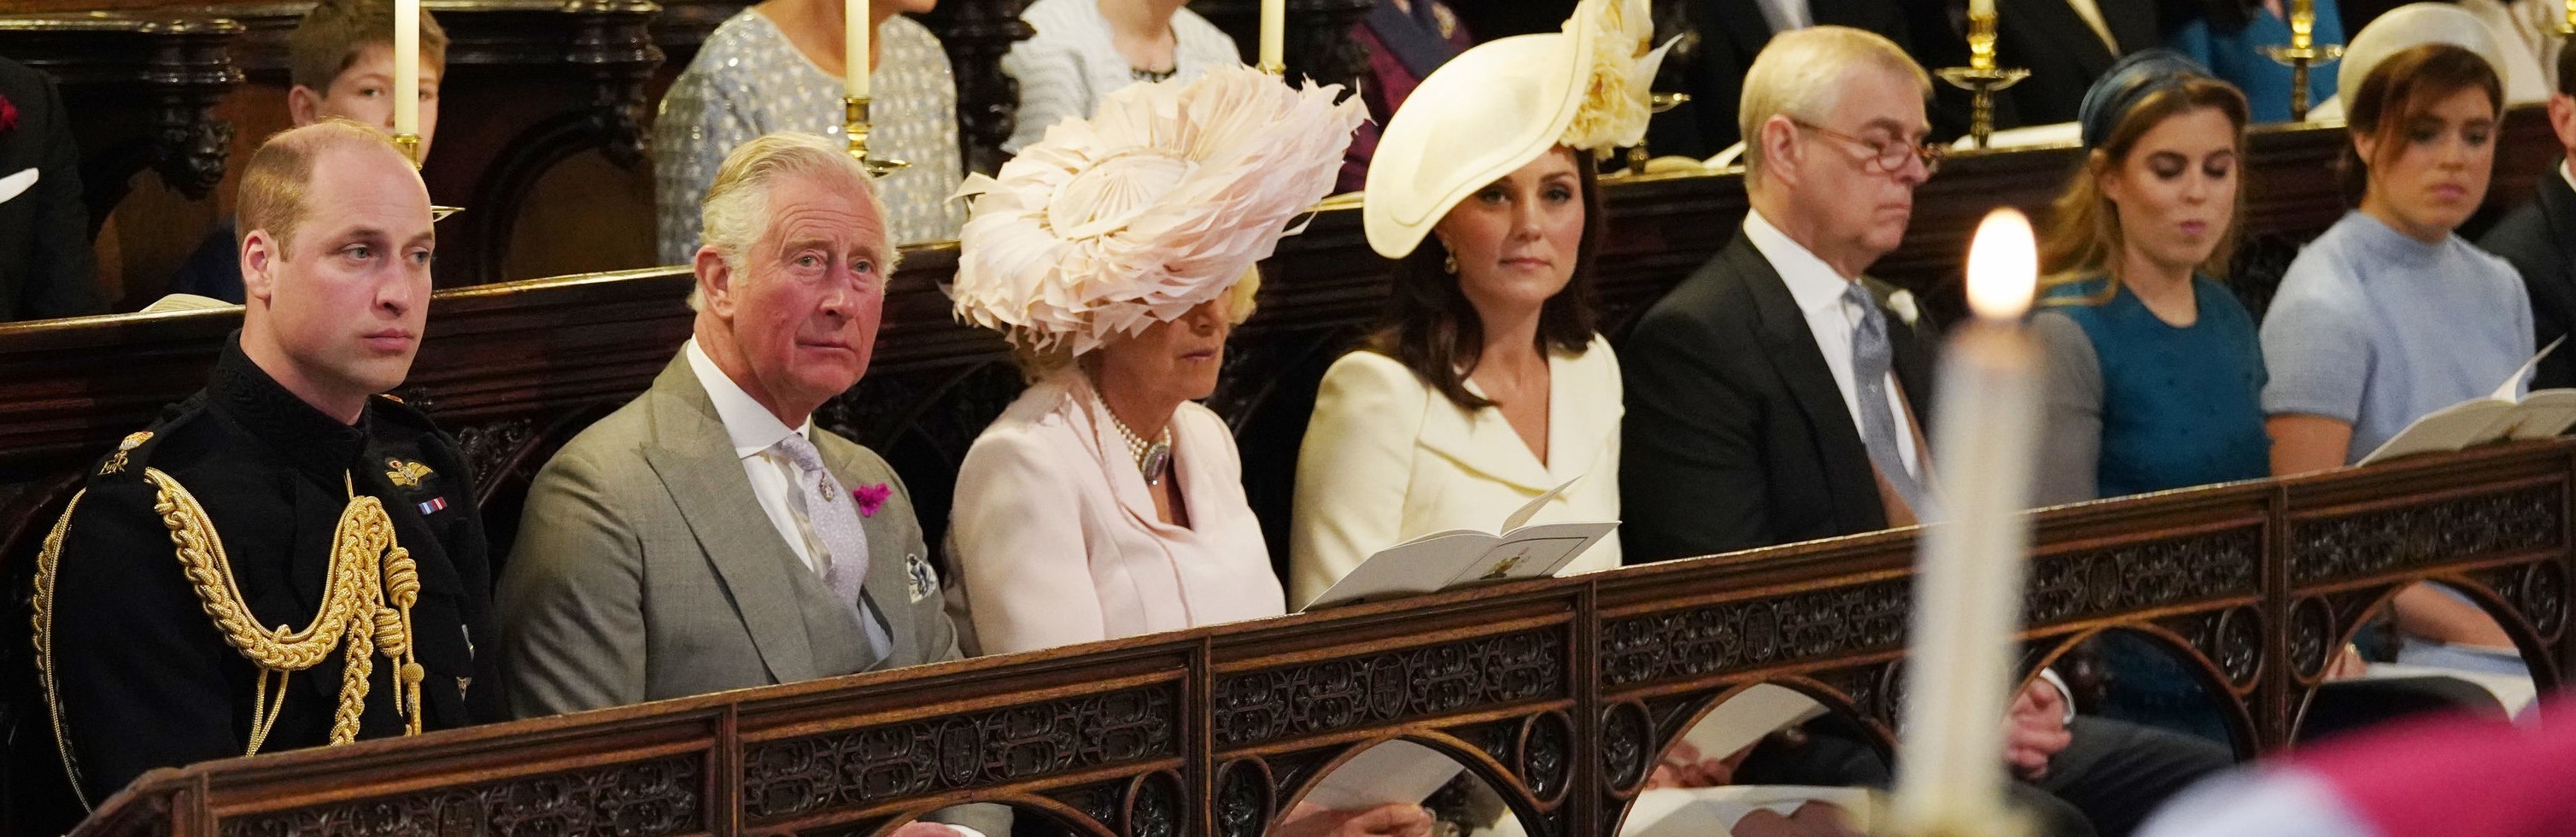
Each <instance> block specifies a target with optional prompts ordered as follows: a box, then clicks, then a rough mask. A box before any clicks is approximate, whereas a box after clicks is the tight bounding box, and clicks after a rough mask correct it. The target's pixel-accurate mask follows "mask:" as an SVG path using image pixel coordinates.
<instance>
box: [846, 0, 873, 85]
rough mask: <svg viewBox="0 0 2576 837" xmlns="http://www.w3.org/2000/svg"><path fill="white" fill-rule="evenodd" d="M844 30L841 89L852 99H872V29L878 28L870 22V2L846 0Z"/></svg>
mask: <svg viewBox="0 0 2576 837" xmlns="http://www.w3.org/2000/svg"><path fill="white" fill-rule="evenodd" d="M841 17H842V22H843V24H844V25H843V26H842V27H841V29H842V31H843V33H844V37H843V40H842V43H841V47H842V48H841V76H842V78H841V90H842V95H845V96H849V97H851V98H857V99H865V98H867V97H868V36H869V35H871V34H874V33H872V32H869V31H868V30H870V29H872V28H875V27H874V26H872V25H871V24H870V23H869V22H868V20H869V18H868V0H843V2H842V4H841Z"/></svg>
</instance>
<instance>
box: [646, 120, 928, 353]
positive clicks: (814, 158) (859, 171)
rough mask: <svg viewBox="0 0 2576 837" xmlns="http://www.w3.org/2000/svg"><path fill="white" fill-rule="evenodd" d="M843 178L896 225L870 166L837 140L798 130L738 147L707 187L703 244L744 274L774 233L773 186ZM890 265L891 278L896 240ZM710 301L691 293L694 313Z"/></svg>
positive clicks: (897, 256) (701, 209)
mask: <svg viewBox="0 0 2576 837" xmlns="http://www.w3.org/2000/svg"><path fill="white" fill-rule="evenodd" d="M835 174H837V175H841V176H844V177H847V178H848V179H850V180H851V181H853V182H856V183H857V184H858V187H859V194H861V195H864V196H866V197H867V201H868V207H869V208H870V209H873V210H876V213H877V221H878V223H879V224H880V225H881V226H882V225H883V224H886V223H890V222H891V221H892V219H893V215H892V213H889V212H887V211H886V204H885V199H884V198H883V197H880V196H878V195H877V190H876V184H875V183H874V182H873V181H871V180H869V178H868V171H867V169H866V168H864V167H862V166H860V165H859V161H857V160H854V159H851V157H850V153H849V151H847V150H846V149H843V148H842V147H840V146H838V145H834V144H833V143H832V141H831V140H827V139H824V138H822V137H819V136H816V135H813V134H808V133H802V132H797V131H780V132H778V133H774V134H767V135H764V136H761V137H758V138H756V139H753V140H752V141H750V142H746V143H743V144H741V145H738V146H735V147H734V149H733V152H732V153H730V154H726V155H725V159H724V164H723V165H722V166H718V167H717V168H716V180H715V185H713V186H709V187H707V197H706V200H704V201H703V202H700V203H699V204H698V219H699V224H700V228H699V232H698V242H699V243H700V244H701V245H702V246H705V247H708V248H711V249H713V250H715V251H716V254H717V255H718V256H720V257H722V258H723V259H724V263H725V267H727V268H730V269H733V270H736V271H739V270H741V269H742V257H743V255H744V254H746V253H748V252H750V250H751V248H752V245H753V244H755V243H757V242H759V241H760V236H761V234H763V233H765V232H767V231H768V229H769V225H770V220H771V218H770V210H771V207H770V205H769V193H770V191H771V188H770V187H772V186H775V185H777V183H778V182H779V181H780V180H782V179H784V178H788V177H830V176H833V175H835ZM880 249H882V250H883V251H884V257H883V258H884V264H881V265H878V266H877V270H878V272H879V273H882V274H884V275H886V276H887V277H889V278H891V277H892V276H893V275H894V270H895V265H896V263H897V262H900V261H902V255H903V254H902V252H901V251H900V250H898V249H897V248H896V247H895V245H894V243H893V242H884V243H883V246H882V247H881V248H880ZM705 303H706V292H705V291H703V290H700V289H694V288H693V289H691V290H690V291H689V310H691V311H695V310H698V309H699V308H700V306H703V305H704V304H705Z"/></svg>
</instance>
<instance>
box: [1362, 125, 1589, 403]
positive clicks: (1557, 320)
mask: <svg viewBox="0 0 2576 837" xmlns="http://www.w3.org/2000/svg"><path fill="white" fill-rule="evenodd" d="M1551 153H1553V152H1551ZM1571 153H1572V154H1573V156H1574V169H1575V172H1576V173H1577V175H1578V176H1579V177H1580V179H1581V180H1582V182H1583V188H1582V192H1583V195H1582V200H1583V239H1582V243H1581V245H1579V246H1578V248H1577V249H1576V251H1575V255H1574V275H1573V276H1572V277H1570V278H1568V279H1567V280H1566V282H1565V288H1564V289H1563V290H1559V291H1557V292H1556V295H1555V296H1552V297H1548V299H1547V302H1546V303H1545V304H1543V305H1541V306H1540V307H1539V314H1538V347H1537V348H1538V350H1539V353H1540V354H1546V353H1547V351H1548V350H1549V349H1558V350H1562V351H1567V352H1573V353H1576V354H1581V353H1583V350H1584V349H1585V348H1587V347H1589V346H1591V345H1592V332H1593V322H1594V320H1595V319H1596V315H1595V313H1594V312H1595V310H1596V308H1595V303H1594V301H1593V290H1592V266H1593V265H1594V264H1595V263H1596V262H1597V261H1599V259H1600V257H1601V243H1602V238H1603V237H1604V235H1605V234H1606V230H1607V229H1608V225H1607V224H1605V223H1604V221H1605V219H1604V218H1603V217H1602V216H1603V213H1602V210H1601V183H1600V180H1599V178H1597V177H1596V176H1594V174H1593V171H1592V159H1591V155H1589V154H1586V153H1584V152H1581V151H1574V152H1571ZM1448 260H1449V248H1448V247H1446V246H1444V245H1442V244H1441V243H1440V237H1439V236H1436V235H1425V236H1423V237H1422V244H1421V245H1420V246H1417V247H1415V248H1413V253H1412V254H1411V255H1408V256H1405V257H1404V258H1402V259H1398V260H1396V262H1395V268H1394V270H1393V271H1392V272H1391V274H1390V280H1389V284H1390V285H1392V286H1393V288H1392V290H1393V294H1392V296H1393V297H1394V298H1393V299H1392V300H1390V301H1389V302H1390V304H1389V306H1388V308H1387V318H1386V320H1385V321H1384V323H1382V324H1381V325H1380V326H1379V327H1378V329H1377V330H1376V331H1375V332H1372V333H1370V335H1369V337H1368V340H1367V342H1366V343H1364V344H1362V346H1361V348H1362V349H1363V350H1365V351H1371V352H1376V353H1378V354H1382V355H1385V356H1387V357H1391V358H1394V359H1395V360H1396V361H1397V362H1399V363H1402V364H1404V366H1405V368H1407V369H1411V370H1413V374H1415V375H1417V376H1420V377H1421V378H1422V380H1423V381H1424V382H1426V383H1429V384H1430V385H1431V388H1432V389H1435V390H1439V391H1440V394H1441V395H1445V396H1448V397H1449V400H1450V401H1451V402H1453V403H1456V404H1457V405H1458V406H1460V407H1465V408H1467V409H1470V410H1481V409H1484V408H1486V407H1491V406H1494V402H1492V401H1489V400H1486V399H1484V398H1482V397H1479V396H1477V395H1476V394H1475V393H1472V392H1468V391H1467V376H1468V375H1470V374H1473V373H1474V372H1475V371H1476V362H1477V361H1478V360H1480V359H1481V358H1480V357H1479V355H1480V354H1482V353H1483V352H1484V349H1485V327H1484V322H1483V321H1482V320H1479V319H1477V317H1476V307H1475V306H1474V305H1472V304H1470V303H1468V301H1467V294H1466V292H1465V291H1462V290H1460V289H1459V288H1458V277H1457V276H1456V275H1453V274H1451V273H1450V272H1449V271H1448V270H1447V268H1446V267H1445V264H1446V263H1447V262H1448Z"/></svg>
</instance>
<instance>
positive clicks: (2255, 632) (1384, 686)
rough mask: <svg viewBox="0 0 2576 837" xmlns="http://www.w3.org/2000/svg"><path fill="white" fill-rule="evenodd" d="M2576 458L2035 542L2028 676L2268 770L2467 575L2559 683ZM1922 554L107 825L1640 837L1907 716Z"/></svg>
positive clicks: (307, 786)
mask: <svg viewBox="0 0 2576 837" xmlns="http://www.w3.org/2000/svg"><path fill="white" fill-rule="evenodd" d="M2571 479H2576V442H2551V443H2536V444H2523V445H2517V446H2513V447H2509V448H2501V449H2490V450H2485V451H2480V452H2474V453H2470V454H2465V455H2455V456H2449V457H2443V458H2434V459H2426V460H2417V461H2413V462H2405V463H2397V464H2393V465H2388V466H2383V467H2378V468H2372V469H2367V470H2358V471H2341V472H2334V473H2329V474H2325V475H2319V476H2314V477H2308V478H2302V479H2296V480H2289V481H2280V482H2253V483H2243V484H2236V485H2226V486H2217V487H2211V488H2204V489H2197V490H2192V491H2185V492H2178V493H2170V494H2162V495H2155V496H2151V497H2145V498H2140V499H2133V500H2124V501H2113V502H2106V503H2097V504H2090V505H2085V506H2077V507H2069V508H2063V509H2057V510H2053V511H2049V512H2046V513H2043V514H2042V515H2040V516H2039V523H2038V527H2039V530H2038V536H2037V541H2036V543H2037V544H2038V546H2037V548H2036V550H2035V551H2036V554H2037V558H2036V559H2035V560H2034V564H2033V568H2032V573H2031V577H2030V581H2029V586H2028V588H2027V590H2026V601H2027V606H2026V612H2027V614H2028V615H2029V628H2028V630H2027V631H2026V632H2025V636H2026V637H2027V639H2028V646H2027V647H2028V653H2027V654H2026V655H2025V661H2026V663H2027V664H2028V665H2030V666H2038V665H2044V664H2046V663H2047V662H2048V661H2050V660H2051V659H2053V658H2055V657H2056V656H2057V655H2059V654H2061V653H2063V652H2064V651H2065V650H2066V649H2067V648H2069V647H2071V646H2072V645H2073V644H2074V643H2076V642H2078V641H2081V640H2082V639H2084V638H2086V637H2089V636H2093V635H2096V634H2098V633H2100V632H2102V631H2105V630H2133V631H2137V632H2139V633H2140V634H2141V635H2143V636H2145V637H2147V638H2149V639H2150V640H2151V641H2153V642H2155V643H2156V644H2157V645H2158V646H2159V647H2161V648H2163V649H2164V650H2166V651H2169V652H2171V653H2172V654H2173V655H2175V658H2176V659H2178V660H2179V661H2181V662H2182V663H2183V665H2184V666H2185V667H2186V669H2187V670H2188V671H2190V672H2191V674H2192V676H2193V677H2195V678H2196V679H2198V680H2199V681H2201V682H2202V683H2203V685H2204V686H2206V687H2207V688H2209V689H2210V690H2211V691H2212V693H2213V694H2216V695H2220V696H2222V697H2221V698H2220V699H2219V700H2218V701H2217V703H2216V704H2215V705H2213V706H2212V707H2211V708H2210V709H2211V711H2213V712H2215V713H2217V714H2218V715H2219V716H2220V717H2222V718H2223V719H2224V720H2225V722H2226V725H2227V727H2228V728H2229V729H2230V730H2232V732H2233V735H2234V737H2235V738H2236V740H2237V741H2238V742H2239V745H2240V748H2241V749H2240V752H2241V753H2243V754H2247V755H2250V754H2252V753H2254V752H2258V751H2268V750H2272V749H2275V748H2277V747H2280V746H2281V745H2283V744H2284V742H2286V741H2287V740H2288V739H2289V737H2290V735H2291V733H2292V731H2293V730H2294V729H2296V727H2297V725H2298V724H2299V722H2300V719H2301V716H2302V714H2303V712H2304V711H2305V706H2306V702H2307V700H2308V699H2309V697H2310V696H2311V694H2312V693H2313V692H2314V690H2315V687H2316V683H2317V681H2318V677H2319V675H2320V672H2321V671H2322V669H2323V668H2324V667H2325V665H2326V662H2327V659H2328V657H2329V654H2330V653H2331V652H2332V651H2333V650H2334V649H2337V648H2340V647H2341V646H2342V644H2343V641H2344V639H2345V638H2346V637H2347V636H2349V635H2350V634H2351V633H2352V632H2353V631H2354V630H2355V629H2356V627H2357V623H2358V622H2359V621H2360V620H2361V619H2362V618H2363V616H2365V615H2366V614H2368V613H2369V612H2370V611H2372V610H2374V609H2375V606H2376V605H2377V604H2378V603H2380V602H2383V601H2385V600H2386V598H2387V597H2388V596H2389V595H2391V594H2393V593H2394V592H2395V591H2396V590H2397V589H2399V588H2400V587H2402V586H2403V585H2405V584H2408V583H2411V582H2413V581H2416V580H2421V579H2433V580H2440V581H2444V582H2448V583H2451V584H2454V585H2457V586H2458V587H2459V589H2461V590H2464V591H2466V592H2467V593H2468V594H2469V595H2470V596H2471V597H2473V598H2474V599H2475V600H2477V601H2478V603H2480V604H2481V605H2483V606H2485V607H2486V608H2487V609H2488V610H2489V611H2490V612H2491V613H2492V614H2493V615H2495V616H2496V618H2497V619H2498V621H2499V622H2500V623H2501V624H2503V625H2504V626H2505V628H2506V630H2507V632H2508V633H2510V634H2512V635H2513V637H2514V638H2515V640H2516V642H2518V643H2519V644H2520V645H2521V646H2522V649H2523V652H2524V655H2525V657H2526V659H2527V660H2528V661H2529V663H2530V665H2531V669H2532V675H2533V678H2534V680H2535V681H2536V682H2537V683H2538V685H2539V686H2540V688H2542V689H2543V690H2549V689H2553V688H2555V687H2556V686H2558V685H2559V684H2560V683H2562V682H2563V680H2562V678H2563V673H2564V672H2565V670H2566V666H2567V665H2568V664H2570V662H2571V661H2576V658H2571V654H2576V646H2571V644H2570V643H2569V641H2568V636H2567V631H2566V621H2567V606H2568V599H2567V596H2568V578H2569V573H2570V571H2571V569H2576V552H2571V549H2570V544H2569V540H2568V531H2569V530H2568V521H2569V512H2570V507H2569V502H2570V499H2571V495H2570V482H2571ZM1914 541H1915V532H1914V531H1913V530H1901V531H1893V532H1884V533H1878V534H1873V535H1866V536H1861V537H1854V538H1844V539H1838V540H1833V541H1822V542H1816V543H1808V544H1798V545H1792V546H1786V547H1779V548H1774V549H1768V550H1759V551H1754V552H1745V553H1737V554H1733V555H1727V556H1719V557H1713V558H1704V559H1696V560H1691V561H1682V562H1673V563H1668V564H1661V565H1655V566H1649V567H1632V568H1627V569H1621V570H1614V571H1610V572H1604V573H1596V574H1591V575H1585V576H1579V577H1574V578H1566V579H1551V580H1544V581H1534V582H1523V583H1514V584H1507V585H1502V586H1496V587H1491V588H1485V589H1480V590H1473V591H1463V592H1455V593H1449V594H1442V595H1434V596H1425V597H1419V598H1412V599H1403V600H1399V601H1393V602H1382V603H1375V604H1366V605H1359V606H1355V607H1350V608H1346V609H1340V610H1333V611H1327V612H1324V613H1320V614H1306V615H1298V616H1290V617H1286V618H1282V619H1272V620H1262V621H1257V622H1247V623H1237V624H1232V625H1223V626H1215V627H1207V628H1199V629H1194V630H1189V631H1182V632H1176V633H1171V634H1162V635H1155V636H1147V637H1137V638H1133V639H1126V640H1118V641H1111V642H1103V643H1094V644H1089V645H1083V646H1076V647H1071V648H1065V649H1058V650H1054V651H1044V652H1033V653H1026V654H1017V655H1011V656H1005V657H995V658H985V659H977V660H968V661H963V662H957V663H948V664H941V665H934V666H924V667H919V668H913V669H904V670H899V671H893V672H883V673H876V674H866V675H856V676H850V677H842V678H836V679H831V680H822V681H814V682H809V683H800V684H789V685H784V686H777V687H769V688H762V689H753V690H745V691H737V692H729V693H725V694H719V695H709V696H704V697H697V698H687V699H680V700H671V701H663V702H659V703H652V704H645V705H640V706H633V707H625V708H620V709H611V710H605V711H599V712H591V713H584V714H579V715H572V716H562V717H555V718H544V719H536V720H530V721H521V722H516V723H511V724H506V725H499V726H491V727H483V728H475V729H466V730H456V731H449V732H442V733H435V734H431V735H426V736H422V737H420V738H416V739H410V740H380V741H371V742H361V743H358V744H355V745H350V746H346V747H341V748H336V749H330V750H306V751H301V752H290V753H279V754H272V755H263V756H259V757H256V758H251V759H234V760H228V761H219V762H210V763H205V764H200V765H195V766H192V767H188V768H185V769H169V770H161V771H155V772H153V773H150V774H147V775H146V776H145V777H143V778H142V779H140V780H138V782H137V783H136V784H135V785H134V786H133V787H131V788H128V789H127V790H126V791H125V792H123V793H122V794H120V795H118V796H117V797H115V798H113V799H112V800H110V801H108V802H107V803H106V804H105V806H104V807H103V809H102V811H101V812H100V813H99V814H98V815H97V816H96V817H95V818H93V819H92V820H90V821H89V822H88V823H87V824H86V826H85V827H84V828H83V829H82V830H81V832H80V833H81V834H84V835H128V834H131V835H144V834H157V835H173V837H195V836H196V835H207V836H208V837H211V836H212V835H218V834H222V835H235V834H261V835H300V834H324V833H345V832H346V831H348V830H351V829H363V830H365V831H367V832H369V833H406V834H407V833H484V832H496V833H498V832H536V831H543V832H547V833H608V832H615V833H619V834H717V835H733V834H746V833H758V834H871V833H882V832H881V831H880V829H883V828H886V827H888V826H890V825H892V824H894V823H897V822H900V821H903V820H906V819H909V818H911V817H913V816H916V815H918V814H920V813H923V812H926V811H929V810H932V809H936V808H939V807H944V806H947V805H951V804H955V803H959V802H963V801H969V800H982V801H995V802H1008V803H1011V804H1013V805H1015V806H1018V807H1019V808H1020V809H1021V811H1022V812H1023V813H1022V816H1023V817H1043V818H1045V819H1049V820H1052V821H1054V822H1056V823H1058V824H1061V825H1063V826H1065V827H1067V828H1068V829H1070V830H1071V833H1077V834H1086V835H1137V837H1146V836H1147V835H1151V836H1152V837H1169V836H1170V835H1183V834H1188V835H1249V834H1255V833H1259V832H1260V829H1261V823H1263V822H1264V821H1265V820H1267V819H1269V818H1271V817H1272V816H1274V815H1275V814H1276V813H1277V812H1279V811H1283V810H1286V809H1287V808H1288V807H1289V806H1291V805H1293V804H1294V803H1295V802H1296V801H1297V800H1299V799H1300V798H1302V797H1303V796H1304V794H1306V793H1307V792H1308V791H1309V790H1310V789H1311V788H1312V787H1313V786H1314V784H1315V782H1316V780H1317V778H1318V777H1319V776H1321V775H1323V774H1324V773H1326V772H1328V771H1329V770H1330V769H1331V768H1332V767H1333V766H1334V765H1336V764H1338V763H1340V762H1341V761H1342V760H1344V759H1346V758H1348V757H1349V756H1351V755H1352V754H1354V753H1355V752H1356V751H1357V750H1359V749H1361V748H1364V747H1366V746H1368V745H1371V744H1373V743H1376V742H1379V741H1384V740H1389V739H1393V738H1403V739H1407V740H1412V741H1416V742H1419V743H1422V744H1424V745H1426V746H1429V747H1432V748H1434V749H1437V750H1439V751H1442V752H1444V753H1446V754H1448V755H1450V756H1452V757H1453V758H1456V759H1458V760H1459V761H1461V762H1462V763H1464V764H1466V765H1467V766H1468V767H1469V768H1470V769H1471V770H1472V771H1473V772H1474V773H1475V774H1476V775H1477V776H1479V777H1481V778H1483V779H1484V780H1485V781H1487V782H1489V783H1491V784H1492V785H1493V786H1494V787H1496V788H1497V789H1498V790H1499V792H1500V794H1501V796H1502V797H1503V798H1504V799H1505V800H1506V801H1507V802H1508V804H1509V805H1510V807H1511V809H1512V810H1513V812H1514V813H1515V814H1516V815H1518V816H1519V817H1520V819H1521V821H1522V822H1523V823H1524V824H1525V825H1527V826H1528V830H1529V833H1531V834H1536V835H1567V836H1568V837H1570V836H1571V835H1586V837H1590V836H1591V835H1603V836H1604V837H1606V835H1611V834H1615V833H1616V828H1617V824H1618V822H1619V819H1620V817H1621V815H1622V812H1623V810H1624V805H1625V802H1626V800H1627V799H1629V798H1631V797H1632V796H1633V795H1634V794H1635V793H1636V792H1637V790H1638V788H1639V786H1640V784H1641V783H1642V780H1643V779H1644V777H1645V775H1646V772H1647V770H1648V769H1649V767H1650V766H1651V765H1652V764H1653V763H1654V761H1655V759H1656V756H1657V754H1658V753H1659V752H1661V750H1662V749H1663V748H1664V747H1665V746H1666V745H1668V744H1669V743H1670V742H1671V741H1673V740H1674V739H1675V738H1676V737H1677V736H1678V735H1679V734H1680V733H1681V732H1682V731H1683V730H1685V729H1686V728H1687V727H1689V726H1690V724H1691V723H1692V722H1693V721H1695V720H1696V719H1697V718H1699V717H1700V716H1702V715H1703V714H1705V713H1706V712H1707V711H1708V710H1709V709H1710V708H1711V707H1713V706H1714V705H1715V704H1716V703H1718V702H1719V701H1720V700H1722V699H1723V698H1725V697H1727V696H1728V695H1730V694H1732V693H1734V692H1735V691H1737V690H1740V689H1742V688H1744V687H1746V686H1749V685H1751V684H1754V683H1758V682H1770V683H1777V684H1781V685H1785V686H1789V687H1791V688H1794V689H1797V690H1799V691H1801V692H1804V693H1806V694H1808V695H1810V696H1813V697H1815V698H1817V699H1818V700H1819V701H1820V702H1822V703H1824V704H1826V705H1827V706H1829V707H1831V708H1832V709H1833V710H1835V711H1838V712H1842V713H1846V714H1847V715H1849V716H1851V717H1853V718H1855V719H1857V720H1858V721H1860V722H1861V724H1862V725H1863V727H1864V728H1865V729H1866V730H1867V731H1869V732H1870V733H1871V734H1872V735H1874V736H1876V737H1877V738H1878V740H1879V743H1880V745H1881V746H1885V745H1886V744H1887V743H1888V736H1889V733H1890V731H1891V730H1892V729H1894V728H1895V724H1896V721H1897V718H1896V717H1895V711H1896V707H1897V706H1898V705H1899V704H1900V703H1901V702H1902V699H1901V687H1900V685H1899V684H1900V683H1901V678H1902V677H1903V649H1904V642H1905V634H1906V630H1907V608H1908V597H1909V595H1910V593H1909V591H1910V588H1911V571H1912V559H1913V554H1914V547H1915V543H1914Z"/></svg>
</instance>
